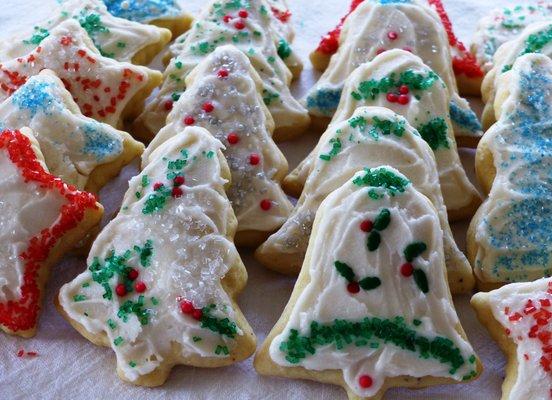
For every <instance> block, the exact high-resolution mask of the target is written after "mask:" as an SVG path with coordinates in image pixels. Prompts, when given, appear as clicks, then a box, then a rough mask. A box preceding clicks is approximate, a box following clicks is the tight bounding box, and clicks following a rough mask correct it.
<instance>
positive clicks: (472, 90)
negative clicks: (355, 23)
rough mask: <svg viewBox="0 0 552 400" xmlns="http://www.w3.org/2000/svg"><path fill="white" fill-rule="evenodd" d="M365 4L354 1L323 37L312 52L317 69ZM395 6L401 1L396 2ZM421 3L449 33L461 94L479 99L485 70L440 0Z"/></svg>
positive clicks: (312, 58)
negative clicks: (347, 24)
mask: <svg viewBox="0 0 552 400" xmlns="http://www.w3.org/2000/svg"><path fill="white" fill-rule="evenodd" d="M363 2H364V0H352V1H351V4H350V6H349V11H348V13H347V14H346V15H345V16H343V17H342V18H341V20H340V21H339V23H338V24H337V26H336V27H335V28H334V29H332V30H331V31H329V32H328V33H327V34H326V35H325V36H324V37H323V38H322V40H320V43H319V44H318V47H317V48H316V50H315V51H313V52H312V53H311V56H310V59H311V62H312V64H313V65H314V67H315V68H316V69H318V70H319V71H324V70H325V69H326V67H327V66H328V64H329V62H330V58H331V56H332V55H333V54H335V53H336V52H337V50H338V48H339V44H340V36H341V31H342V29H343V24H344V23H345V20H346V19H347V18H348V17H349V15H350V14H351V13H353V12H354V11H355V10H356V8H357V7H358V6H359V5H360V4H362V3H363ZM373 2H377V0H374V1H373ZM380 3H381V4H382V5H391V4H392V3H394V2H389V1H380ZM395 3H400V2H399V1H396V2H395ZM404 3H407V2H404ZM419 4H425V5H429V6H430V7H431V8H433V9H434V10H435V11H436V12H437V14H438V15H439V18H440V20H441V24H442V25H443V28H444V29H445V31H446V33H447V37H448V42H449V46H450V51H451V55H452V67H453V69H454V74H455V75H456V79H457V81H458V82H459V87H460V92H461V93H462V94H465V95H477V96H479V94H480V87H481V79H482V78H483V75H484V72H483V69H482V68H481V66H480V64H479V62H478V60H477V59H476V58H475V57H474V56H473V54H472V53H470V52H469V51H468V49H467V48H466V46H465V45H464V43H462V42H461V41H460V40H459V39H458V38H457V37H456V35H455V33H454V31H453V29H452V23H451V21H450V19H449V16H448V14H447V12H446V10H445V7H444V5H443V3H442V2H441V0H427V1H425V2H424V1H422V2H420V3H419Z"/></svg>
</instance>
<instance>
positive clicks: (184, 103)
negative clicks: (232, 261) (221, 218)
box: [143, 46, 292, 232]
mask: <svg viewBox="0 0 552 400" xmlns="http://www.w3.org/2000/svg"><path fill="white" fill-rule="evenodd" d="M221 70H224V71H227V72H228V76H227V77H224V78H221V77H219V76H218V73H219V71H221ZM186 86H187V89H186V91H185V92H184V93H183V94H182V95H181V96H180V99H179V100H178V102H176V103H175V104H174V106H173V109H172V111H171V112H170V114H169V115H168V117H167V125H166V126H165V127H164V128H163V129H161V131H159V133H158V134H157V135H156V136H155V138H154V139H153V140H152V142H151V143H150V145H149V146H148V148H147V150H146V152H145V153H144V155H143V159H144V160H147V159H148V157H149V155H150V154H151V152H153V151H154V150H155V149H156V148H157V147H158V146H159V145H160V144H162V143H165V142H166V141H167V140H168V139H170V138H171V137H173V136H175V135H178V134H180V133H181V132H182V131H183V129H184V127H185V126H186V125H185V123H184V121H183V120H184V118H185V117H193V118H194V120H195V122H194V125H197V126H201V127H203V128H206V129H208V130H209V132H210V133H211V134H212V135H213V136H214V137H216V138H217V139H219V140H220V141H222V142H224V143H226V149H224V150H223V154H224V155H225V157H226V159H227V161H228V164H229V167H230V171H231V173H232V180H231V186H230V187H229V188H228V190H227V193H228V197H229V199H230V201H231V202H232V206H233V208H234V211H235V213H236V217H237V219H238V231H247V230H253V231H263V232H271V231H274V230H275V229H278V228H279V227H280V226H281V225H282V224H283V223H284V222H285V220H286V219H287V217H288V215H289V213H290V212H291V209H292V205H291V203H290V202H289V200H288V199H287V197H286V195H285V194H284V192H283V191H282V189H281V188H280V185H279V180H280V179H281V177H282V175H283V174H285V172H286V171H287V161H286V159H285V157H284V155H283V154H282V152H281V151H280V150H279V149H278V147H277V146H276V145H275V144H274V142H273V141H272V138H271V134H272V130H273V129H274V122H273V120H272V117H271V116H270V113H269V112H268V110H267V109H266V106H265V105H264V103H263V100H262V98H261V96H260V94H259V91H260V90H261V87H262V83H261V81H260V78H259V76H258V74H257V73H256V72H255V70H253V68H252V66H251V64H250V62H249V59H248V58H247V57H246V56H245V55H244V54H243V53H242V52H241V51H239V50H238V49H236V48H235V47H233V46H223V47H219V48H217V49H216V50H215V51H214V52H213V53H211V54H210V55H209V56H208V57H207V58H205V59H204V60H203V61H202V62H201V63H200V64H199V65H198V66H197V67H196V69H194V70H193V71H192V72H191V73H190V75H188V78H187V82H186ZM205 104H211V105H213V107H214V109H213V111H210V112H206V111H204V110H203V109H202V107H203V106H204V105H205ZM229 133H235V134H237V135H238V138H239V142H238V143H236V144H229V143H228V140H227V135H228V134H229ZM252 154H254V155H257V156H259V157H260V161H259V163H258V164H257V165H251V164H250V161H249V160H250V156H251V155H252ZM264 199H269V200H270V201H271V203H272V206H271V208H270V210H267V211H265V210H263V209H261V207H260V203H261V201H262V200H264Z"/></svg>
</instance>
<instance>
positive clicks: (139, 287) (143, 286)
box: [134, 281, 147, 293]
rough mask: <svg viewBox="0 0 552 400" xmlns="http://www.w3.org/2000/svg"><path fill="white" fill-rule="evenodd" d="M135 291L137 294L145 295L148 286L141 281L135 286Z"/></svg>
mask: <svg viewBox="0 0 552 400" xmlns="http://www.w3.org/2000/svg"><path fill="white" fill-rule="evenodd" d="M134 289H135V290H136V292H137V293H144V292H145V291H146V289H147V288H146V284H145V283H144V282H142V281H140V282H136V283H135V284H134Z"/></svg>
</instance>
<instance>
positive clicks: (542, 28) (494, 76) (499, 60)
mask: <svg viewBox="0 0 552 400" xmlns="http://www.w3.org/2000/svg"><path fill="white" fill-rule="evenodd" d="M551 31H552V23H551V22H550V21H548V22H546V21H544V22H535V23H533V24H531V25H529V26H527V28H525V29H524V30H523V32H521V33H520V34H519V35H517V36H516V37H515V38H514V39H512V40H510V41H508V42H506V43H504V44H503V45H502V46H500V47H499V48H498V50H497V51H496V53H495V54H494V57H493V68H492V69H491V70H490V71H489V73H487V75H485V79H484V80H483V84H482V85H481V94H482V96H483V101H484V102H485V109H484V111H483V114H484V115H488V116H489V117H491V116H494V117H496V118H497V119H498V115H496V112H497V110H494V103H495V99H496V91H497V86H498V83H499V80H500V79H501V76H502V75H503V74H504V72H506V71H507V70H509V69H510V68H511V67H512V65H513V64H514V62H515V61H516V59H517V58H518V57H520V56H522V55H523V54H525V53H526V52H527V40H528V39H531V38H533V37H535V36H537V35H547V36H549V37H550V36H551V35H552V34H551V33H550V32H551ZM538 52H539V53H540V54H544V55H547V56H549V57H550V56H552V40H548V41H544V42H543V46H542V48H540V49H539V50H538ZM498 112H500V110H498Z"/></svg>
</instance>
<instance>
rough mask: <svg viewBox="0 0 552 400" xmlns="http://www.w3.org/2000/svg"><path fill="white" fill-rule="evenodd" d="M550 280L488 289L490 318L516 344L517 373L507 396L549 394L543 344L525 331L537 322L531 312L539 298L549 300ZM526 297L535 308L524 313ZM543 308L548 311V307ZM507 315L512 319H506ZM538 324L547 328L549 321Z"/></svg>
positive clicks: (522, 398) (519, 399)
mask: <svg viewBox="0 0 552 400" xmlns="http://www.w3.org/2000/svg"><path fill="white" fill-rule="evenodd" d="M551 283H552V281H551V280H550V279H549V278H547V279H540V280H537V281H535V282H531V283H512V284H509V285H506V286H504V287H502V288H500V289H498V290H493V291H492V292H490V293H489V304H490V306H491V311H492V313H493V316H494V318H495V319H496V320H497V321H498V322H499V323H500V324H501V325H502V326H503V327H504V329H508V330H509V331H510V334H509V335H508V336H509V339H510V340H512V341H513V342H514V343H515V345H516V352H515V358H516V362H517V368H516V370H517V374H516V378H515V382H514V383H513V385H512V387H511V389H510V392H509V395H508V397H507V400H527V399H535V400H536V399H543V400H544V399H549V398H550V390H551V388H552V375H551V373H550V372H546V371H545V370H544V369H543V368H542V366H541V365H540V359H541V357H542V356H543V351H542V346H543V344H542V342H541V341H540V340H539V338H538V337H535V338H531V337H529V336H528V333H529V332H530V329H531V327H532V326H534V325H537V324H536V321H535V319H534V318H532V314H533V313H534V312H538V310H539V309H540V308H541V307H542V305H541V304H540V302H539V300H544V301H546V300H548V301H552V294H551V291H550V288H551V287H552V286H551ZM529 300H531V301H532V303H533V305H534V307H535V308H536V310H535V311H533V312H531V313H529V314H527V313H526V312H525V308H526V305H527V302H528V301H529ZM544 309H545V310H547V311H551V310H550V307H544ZM505 311H508V313H506V312H505ZM516 312H517V313H519V314H520V315H521V316H522V317H521V318H520V319H517V318H516V317H515V316H514V315H515V313H516ZM510 317H512V318H513V319H514V320H513V321H512V320H510ZM539 328H540V330H541V331H548V332H550V329H551V324H550V322H547V323H546V324H545V325H539Z"/></svg>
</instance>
